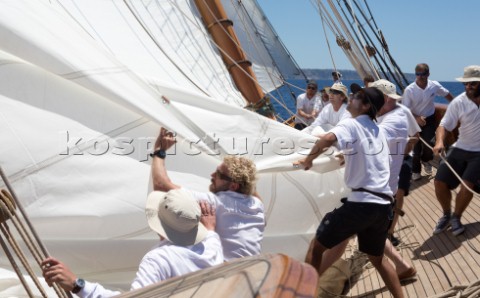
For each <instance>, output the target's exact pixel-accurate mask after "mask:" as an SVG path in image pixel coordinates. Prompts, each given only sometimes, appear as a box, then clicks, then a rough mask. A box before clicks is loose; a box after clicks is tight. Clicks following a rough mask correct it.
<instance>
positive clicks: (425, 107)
mask: <svg viewBox="0 0 480 298" xmlns="http://www.w3.org/2000/svg"><path fill="white" fill-rule="evenodd" d="M448 93H449V91H448V90H447V89H445V88H444V87H443V86H442V85H440V83H439V82H437V81H430V80H428V83H427V86H426V87H425V89H422V88H420V87H418V85H417V83H416V82H413V83H411V84H410V85H408V86H407V88H405V91H404V92H403V96H402V104H404V105H405V106H406V107H408V108H409V109H410V110H411V111H412V113H413V114H414V115H417V116H424V117H428V116H431V115H433V113H435V103H434V99H435V96H443V97H445V96H447V95H448Z"/></svg>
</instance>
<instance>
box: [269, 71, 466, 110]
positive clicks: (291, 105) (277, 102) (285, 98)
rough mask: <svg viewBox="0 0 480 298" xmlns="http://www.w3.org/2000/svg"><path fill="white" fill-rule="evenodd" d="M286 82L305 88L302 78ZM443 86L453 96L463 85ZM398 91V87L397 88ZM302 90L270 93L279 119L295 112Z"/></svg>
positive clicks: (323, 83) (320, 82) (325, 83)
mask: <svg viewBox="0 0 480 298" xmlns="http://www.w3.org/2000/svg"><path fill="white" fill-rule="evenodd" d="M288 83H289V84H290V85H293V86H297V87H299V88H306V83H305V81H304V80H289V81H288ZM317 83H318V87H319V89H322V88H323V87H328V86H331V85H332V83H333V82H332V80H317ZM352 83H357V84H359V85H360V86H363V82H362V81H360V80H344V81H343V84H344V85H346V86H347V87H349V86H350V84H352ZM440 84H442V86H443V87H445V88H447V89H448V90H449V91H450V93H452V95H453V96H454V97H455V96H457V95H459V94H460V93H462V92H463V91H464V86H463V84H462V83H460V82H440ZM397 90H398V91H400V89H399V88H397ZM304 92H305V91H304V90H299V89H298V88H295V87H292V86H283V87H281V88H279V89H277V90H275V91H273V92H271V93H270V96H271V97H275V98H276V99H274V98H272V99H271V101H272V104H273V106H274V107H275V112H276V113H277V114H278V115H279V118H280V119H288V118H289V117H290V116H291V115H292V113H293V114H295V111H296V107H295V98H296V97H297V96H298V95H300V94H301V93H304ZM435 102H438V103H448V102H447V100H446V99H445V98H443V97H436V98H435Z"/></svg>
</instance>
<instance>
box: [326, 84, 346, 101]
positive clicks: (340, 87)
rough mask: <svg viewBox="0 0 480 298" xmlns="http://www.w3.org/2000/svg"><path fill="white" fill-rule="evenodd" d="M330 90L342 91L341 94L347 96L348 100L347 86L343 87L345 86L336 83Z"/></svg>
mask: <svg viewBox="0 0 480 298" xmlns="http://www.w3.org/2000/svg"><path fill="white" fill-rule="evenodd" d="M330 90H336V91H340V92H342V93H343V94H345V96H346V97H347V98H348V90H347V86H345V85H343V84H340V83H335V84H333V85H332V87H330ZM330 90H329V91H330Z"/></svg>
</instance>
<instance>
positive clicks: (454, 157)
mask: <svg viewBox="0 0 480 298" xmlns="http://www.w3.org/2000/svg"><path fill="white" fill-rule="evenodd" d="M446 159H447V161H448V163H449V164H450V165H451V166H452V168H453V169H454V170H455V172H457V174H458V175H459V176H460V177H462V179H463V180H466V181H468V182H471V183H473V184H474V189H473V190H475V191H477V192H478V191H480V152H473V151H466V150H463V149H459V148H455V147H451V148H450V150H448V153H447V158H446ZM435 180H439V181H442V182H444V183H446V184H447V185H448V188H449V189H455V188H456V187H457V186H458V185H459V184H460V181H459V180H458V179H457V177H455V175H454V174H453V173H452V171H451V170H450V168H449V167H448V166H447V165H446V164H445V162H444V161H443V160H442V162H441V163H440V166H439V167H438V170H437V175H436V176H435Z"/></svg>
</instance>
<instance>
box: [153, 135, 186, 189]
mask: <svg viewBox="0 0 480 298" xmlns="http://www.w3.org/2000/svg"><path fill="white" fill-rule="evenodd" d="M175 142H176V139H175V136H174V134H173V133H172V132H169V131H167V130H166V129H165V128H163V127H162V128H161V129H160V134H159V135H158V137H157V140H156V141H155V148H154V150H155V151H156V150H160V149H163V150H165V151H167V150H168V149H169V148H170V147H172V146H173V145H174V144H175ZM152 180H153V189H154V190H160V191H169V190H172V189H176V188H180V186H178V185H176V184H174V183H173V182H172V181H171V180H170V177H168V174H167V169H166V167H165V159H162V158H159V157H157V156H154V157H153V160H152Z"/></svg>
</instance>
